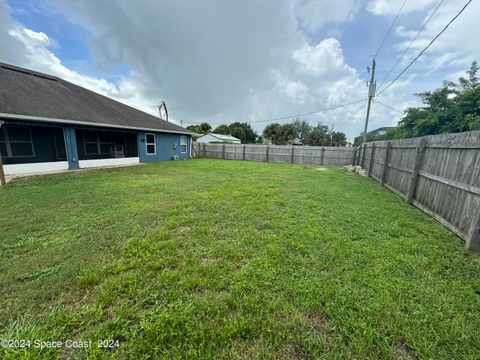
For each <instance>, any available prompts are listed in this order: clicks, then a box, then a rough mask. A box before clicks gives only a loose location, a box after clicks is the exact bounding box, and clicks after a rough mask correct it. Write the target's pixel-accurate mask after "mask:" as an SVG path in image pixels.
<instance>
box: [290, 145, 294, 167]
mask: <svg viewBox="0 0 480 360" xmlns="http://www.w3.org/2000/svg"><path fill="white" fill-rule="evenodd" d="M294 151H295V147H294V146H293V145H292V158H291V159H290V162H291V163H292V164H293V153H294Z"/></svg>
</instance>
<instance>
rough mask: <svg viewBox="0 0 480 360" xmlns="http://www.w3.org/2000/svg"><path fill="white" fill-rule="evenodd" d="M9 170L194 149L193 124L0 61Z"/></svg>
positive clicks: (144, 159)
mask: <svg viewBox="0 0 480 360" xmlns="http://www.w3.org/2000/svg"><path fill="white" fill-rule="evenodd" d="M0 121H1V122H3V125H1V122H0V126H1V127H0V153H1V155H2V159H3V164H4V171H5V174H6V175H12V174H24V173H33V172H44V171H58V170H67V169H79V168H89V167H97V166H112V165H126V164H137V163H148V162H155V161H162V160H172V159H188V158H190V157H191V144H192V136H191V135H192V132H190V131H189V130H186V129H184V128H182V127H180V126H177V125H175V124H172V123H170V122H167V121H164V120H162V119H160V118H157V117H155V116H152V115H149V114H147V113H144V112H142V111H140V110H137V109H134V108H132V107H130V106H127V105H125V104H122V103H120V102H118V101H115V100H112V99H110V98H108V97H106V96H103V95H100V94H97V93H95V92H93V91H90V90H87V89H85V88H82V87H80V86H78V85H75V84H72V83H70V82H68V81H65V80H62V79H60V78H58V77H54V76H50V75H47V74H43V73H39V72H35V71H31V70H28V69H24V68H19V67H16V66H12V65H9V64H4V63H0Z"/></svg>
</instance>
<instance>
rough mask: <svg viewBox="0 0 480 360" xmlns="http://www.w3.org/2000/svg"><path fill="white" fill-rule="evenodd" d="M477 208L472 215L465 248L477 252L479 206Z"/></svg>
mask: <svg viewBox="0 0 480 360" xmlns="http://www.w3.org/2000/svg"><path fill="white" fill-rule="evenodd" d="M477 208H478V210H477V212H476V213H474V215H473V216H474V217H473V221H472V224H471V225H470V229H469V230H468V233H467V239H466V241H465V248H467V249H468V250H477V251H478V250H480V205H479V206H477Z"/></svg>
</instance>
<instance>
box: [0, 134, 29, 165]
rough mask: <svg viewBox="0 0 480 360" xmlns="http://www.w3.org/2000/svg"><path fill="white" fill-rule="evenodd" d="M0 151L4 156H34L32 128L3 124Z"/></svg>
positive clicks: (0, 135)
mask: <svg viewBox="0 0 480 360" xmlns="http://www.w3.org/2000/svg"><path fill="white" fill-rule="evenodd" d="M0 153H1V154H2V156H4V157H12V158H13V157H34V156H35V151H34V150H33V140H32V133H31V131H30V128H28V127H22V126H9V127H8V128H7V127H6V126H3V127H2V128H0Z"/></svg>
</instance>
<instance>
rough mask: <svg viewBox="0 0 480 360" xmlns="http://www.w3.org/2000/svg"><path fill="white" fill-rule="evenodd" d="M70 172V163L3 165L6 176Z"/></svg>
mask: <svg viewBox="0 0 480 360" xmlns="http://www.w3.org/2000/svg"><path fill="white" fill-rule="evenodd" d="M62 170H68V161H52V162H38V163H30V164H13V165H3V171H4V172H5V175H16V174H33V173H42V172H49V171H62Z"/></svg>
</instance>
